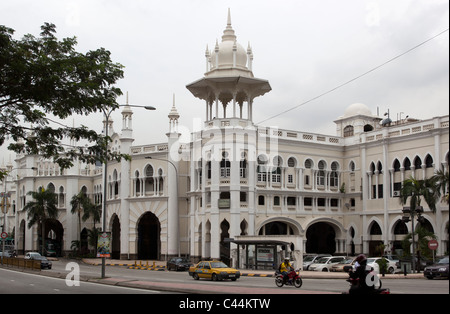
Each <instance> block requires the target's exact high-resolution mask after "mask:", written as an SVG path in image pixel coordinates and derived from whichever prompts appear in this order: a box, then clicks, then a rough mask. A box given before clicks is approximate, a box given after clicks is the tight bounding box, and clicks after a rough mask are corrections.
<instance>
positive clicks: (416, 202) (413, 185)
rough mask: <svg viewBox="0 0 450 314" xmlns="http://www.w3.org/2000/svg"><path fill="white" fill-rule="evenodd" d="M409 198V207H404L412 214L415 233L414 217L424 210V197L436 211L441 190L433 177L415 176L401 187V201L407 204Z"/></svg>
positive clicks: (404, 210) (406, 218)
mask: <svg viewBox="0 0 450 314" xmlns="http://www.w3.org/2000/svg"><path fill="white" fill-rule="evenodd" d="M408 198H409V209H408V208H403V213H405V214H409V215H410V216H411V222H412V224H411V225H412V234H413V235H415V234H416V233H415V232H414V217H415V216H416V215H419V216H420V214H421V213H422V212H423V207H422V206H421V202H422V198H423V199H424V200H425V202H426V203H427V205H428V207H429V208H430V210H431V211H432V212H433V213H435V212H436V203H437V202H438V201H439V192H438V191H437V188H436V184H435V183H434V181H433V180H431V179H424V180H417V179H415V178H413V177H410V178H409V179H407V180H405V181H403V183H402V188H401V189H400V202H401V204H402V205H405V204H406V203H407V202H408ZM404 221H405V222H407V221H409V217H408V216H405V217H404ZM414 242H415V241H414V236H413V240H412V254H413V258H412V267H413V269H415V260H414V255H415V253H416V252H415V251H416V248H415V243H414Z"/></svg>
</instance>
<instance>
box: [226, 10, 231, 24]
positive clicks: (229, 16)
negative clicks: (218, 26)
mask: <svg viewBox="0 0 450 314" xmlns="http://www.w3.org/2000/svg"><path fill="white" fill-rule="evenodd" d="M227 28H231V10H230V8H228V19H227Z"/></svg>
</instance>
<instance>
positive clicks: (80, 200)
mask: <svg viewBox="0 0 450 314" xmlns="http://www.w3.org/2000/svg"><path fill="white" fill-rule="evenodd" d="M87 199H88V197H87V195H86V193H84V191H83V190H81V191H80V192H79V193H78V194H77V195H74V196H73V197H72V199H71V201H70V205H71V206H72V209H71V210H70V212H71V213H72V214H77V215H78V237H79V240H80V241H81V239H80V237H81V211H82V210H83V208H84V205H85V204H86V202H87ZM79 251H81V246H79Z"/></svg>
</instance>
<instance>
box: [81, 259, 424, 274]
mask: <svg viewBox="0 0 450 314" xmlns="http://www.w3.org/2000/svg"><path fill="white" fill-rule="evenodd" d="M83 262H84V263H86V264H90V265H101V264H102V261H101V259H100V258H84V259H83ZM106 265H107V266H127V267H128V268H129V269H139V270H148V271H166V262H165V261H153V260H148V261H147V260H144V261H143V260H112V259H106ZM239 271H240V272H241V276H247V277H273V276H274V274H275V271H274V270H252V269H239ZM300 275H301V277H302V278H312V279H347V278H348V274H347V273H343V272H316V271H300ZM380 277H381V275H380ZM381 278H383V279H412V278H415V279H422V278H424V276H423V273H418V274H407V276H405V275H404V274H403V273H397V274H386V275H385V276H384V277H381Z"/></svg>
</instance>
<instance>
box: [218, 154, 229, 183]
mask: <svg viewBox="0 0 450 314" xmlns="http://www.w3.org/2000/svg"><path fill="white" fill-rule="evenodd" d="M230 168H231V163H230V160H229V159H228V158H222V161H221V162H220V176H221V177H222V178H228V177H229V176H230Z"/></svg>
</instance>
